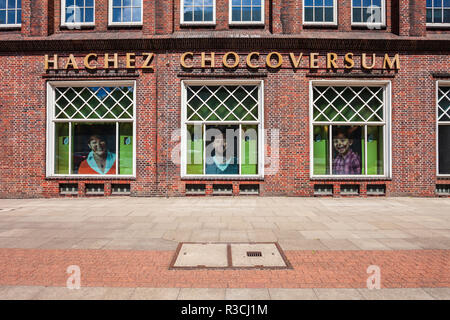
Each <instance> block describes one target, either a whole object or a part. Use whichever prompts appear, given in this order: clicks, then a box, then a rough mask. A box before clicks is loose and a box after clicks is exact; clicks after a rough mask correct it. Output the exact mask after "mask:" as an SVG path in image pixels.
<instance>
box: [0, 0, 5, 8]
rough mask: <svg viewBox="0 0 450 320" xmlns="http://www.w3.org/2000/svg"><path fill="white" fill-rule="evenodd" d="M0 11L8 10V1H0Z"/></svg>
mask: <svg viewBox="0 0 450 320" xmlns="http://www.w3.org/2000/svg"><path fill="white" fill-rule="evenodd" d="M0 9H6V0H0Z"/></svg>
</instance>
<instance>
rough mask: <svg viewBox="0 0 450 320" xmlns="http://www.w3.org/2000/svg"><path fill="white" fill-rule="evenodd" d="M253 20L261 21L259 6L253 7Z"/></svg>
mask: <svg viewBox="0 0 450 320" xmlns="http://www.w3.org/2000/svg"><path fill="white" fill-rule="evenodd" d="M253 21H261V7H253Z"/></svg>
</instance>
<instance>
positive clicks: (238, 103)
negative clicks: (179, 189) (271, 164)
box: [182, 81, 263, 177]
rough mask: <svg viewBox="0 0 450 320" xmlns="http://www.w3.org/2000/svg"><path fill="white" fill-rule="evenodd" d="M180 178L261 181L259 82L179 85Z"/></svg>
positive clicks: (260, 99)
mask: <svg viewBox="0 0 450 320" xmlns="http://www.w3.org/2000/svg"><path fill="white" fill-rule="evenodd" d="M182 107H183V109H182V110H183V123H182V175H183V176H192V175H195V176H205V177H207V176H218V175H220V176H221V177H223V176H245V177H249V176H261V175H262V167H261V166H262V163H263V162H262V161H261V157H262V155H261V141H262V140H261V139H262V121H261V119H262V83H261V81H250V82H245V83H243V82H240V81H235V82H232V81H221V82H216V83H212V82H209V83H208V84H206V83H205V82H204V81H203V82H195V81H185V82H183V106H182Z"/></svg>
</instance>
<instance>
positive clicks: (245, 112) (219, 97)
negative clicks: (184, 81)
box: [187, 86, 259, 122]
mask: <svg viewBox="0 0 450 320" xmlns="http://www.w3.org/2000/svg"><path fill="white" fill-rule="evenodd" d="M258 117H259V115H258V86H189V87H187V121H207V122H208V121H258Z"/></svg>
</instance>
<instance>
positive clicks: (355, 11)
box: [353, 9, 362, 22]
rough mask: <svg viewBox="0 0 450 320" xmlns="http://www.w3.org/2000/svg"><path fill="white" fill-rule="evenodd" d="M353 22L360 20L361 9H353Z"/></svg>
mask: <svg viewBox="0 0 450 320" xmlns="http://www.w3.org/2000/svg"><path fill="white" fill-rule="evenodd" d="M353 22H362V20H361V9H353Z"/></svg>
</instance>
